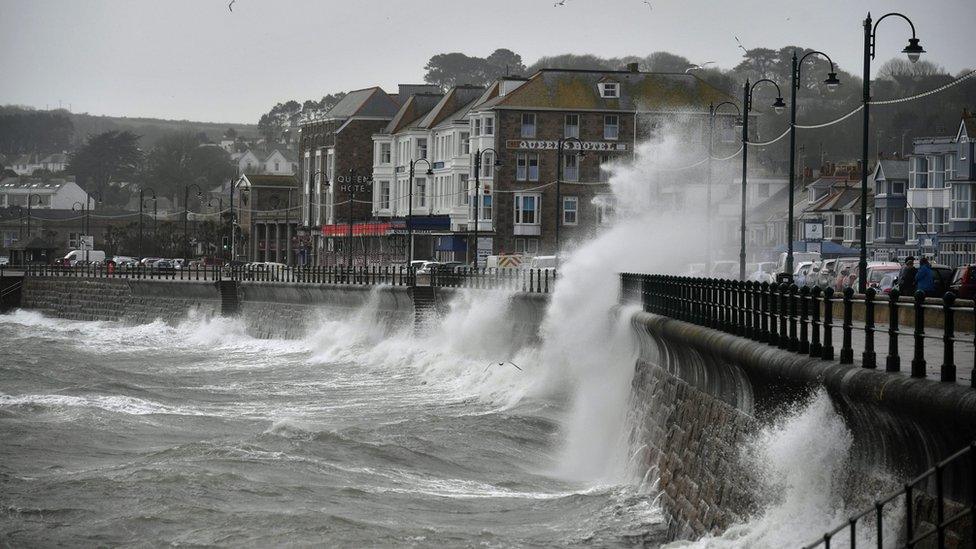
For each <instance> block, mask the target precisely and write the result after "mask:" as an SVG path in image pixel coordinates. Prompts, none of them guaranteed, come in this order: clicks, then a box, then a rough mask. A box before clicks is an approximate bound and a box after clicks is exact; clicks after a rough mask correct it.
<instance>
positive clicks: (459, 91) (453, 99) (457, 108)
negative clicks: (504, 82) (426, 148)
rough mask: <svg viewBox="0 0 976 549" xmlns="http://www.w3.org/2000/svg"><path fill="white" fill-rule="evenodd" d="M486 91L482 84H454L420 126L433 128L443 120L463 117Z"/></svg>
mask: <svg viewBox="0 0 976 549" xmlns="http://www.w3.org/2000/svg"><path fill="white" fill-rule="evenodd" d="M484 91H485V88H483V87H482V86H454V87H453V88H451V89H450V90H448V91H447V94H445V95H444V97H443V98H442V99H441V100H440V102H439V103H437V105H435V106H434V108H433V109H431V111H430V112H429V113H427V116H425V117H424V119H423V120H421V121H420V126H422V127H425V128H433V127H435V126H438V125H440V124H441V123H442V122H445V121H446V122H448V123H451V122H453V121H454V120H457V119H459V118H461V117H463V116H464V114H465V113H466V112H467V110H468V108H469V107H470V106H471V105H473V104H474V101H475V100H477V99H478V97H479V96H480V95H481V94H482V93H484Z"/></svg>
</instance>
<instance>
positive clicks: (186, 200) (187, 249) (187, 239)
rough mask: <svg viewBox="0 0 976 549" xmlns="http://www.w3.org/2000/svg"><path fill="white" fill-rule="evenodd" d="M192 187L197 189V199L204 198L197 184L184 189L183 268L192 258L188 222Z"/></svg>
mask: <svg viewBox="0 0 976 549" xmlns="http://www.w3.org/2000/svg"><path fill="white" fill-rule="evenodd" d="M190 187H196V188H197V197H200V196H203V189H201V188H200V185H197V184H196V183H190V184H189V185H185V186H184V187H183V266H184V267H186V264H187V262H188V261H189V257H190V233H189V232H188V229H187V222H188V221H189V219H190Z"/></svg>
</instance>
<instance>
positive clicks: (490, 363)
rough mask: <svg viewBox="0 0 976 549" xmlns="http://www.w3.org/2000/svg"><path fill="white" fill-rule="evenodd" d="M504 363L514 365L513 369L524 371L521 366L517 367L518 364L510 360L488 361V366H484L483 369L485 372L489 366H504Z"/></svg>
mask: <svg viewBox="0 0 976 549" xmlns="http://www.w3.org/2000/svg"><path fill="white" fill-rule="evenodd" d="M506 364H511V365H512V366H515V369H516V370H518V371H520V372H522V371H524V370H522V369H521V368H519V367H518V364H515V363H514V362H512V361H507V362H489V363H488V366H487V367H485V371H486V372H487V371H488V369H489V368H491V367H492V366H504V365H506Z"/></svg>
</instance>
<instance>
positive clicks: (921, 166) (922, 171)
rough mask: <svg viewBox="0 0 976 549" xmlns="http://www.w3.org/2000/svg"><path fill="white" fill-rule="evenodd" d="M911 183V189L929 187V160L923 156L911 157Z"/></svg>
mask: <svg viewBox="0 0 976 549" xmlns="http://www.w3.org/2000/svg"><path fill="white" fill-rule="evenodd" d="M911 183H912V188H913V189H927V188H929V161H928V159H927V158H925V157H924V156H916V157H915V158H913V159H912V174H911Z"/></svg>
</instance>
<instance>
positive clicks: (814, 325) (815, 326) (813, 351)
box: [810, 286, 823, 358]
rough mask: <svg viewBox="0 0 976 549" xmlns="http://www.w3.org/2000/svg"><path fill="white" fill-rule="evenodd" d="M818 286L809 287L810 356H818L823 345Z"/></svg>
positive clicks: (820, 290) (821, 351)
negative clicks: (821, 342)
mask: <svg viewBox="0 0 976 549" xmlns="http://www.w3.org/2000/svg"><path fill="white" fill-rule="evenodd" d="M821 292H823V290H822V289H821V288H820V286H814V287H813V288H811V289H810V356H811V357H814V358H820V355H821V354H822V353H823V346H822V345H820V293H821Z"/></svg>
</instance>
